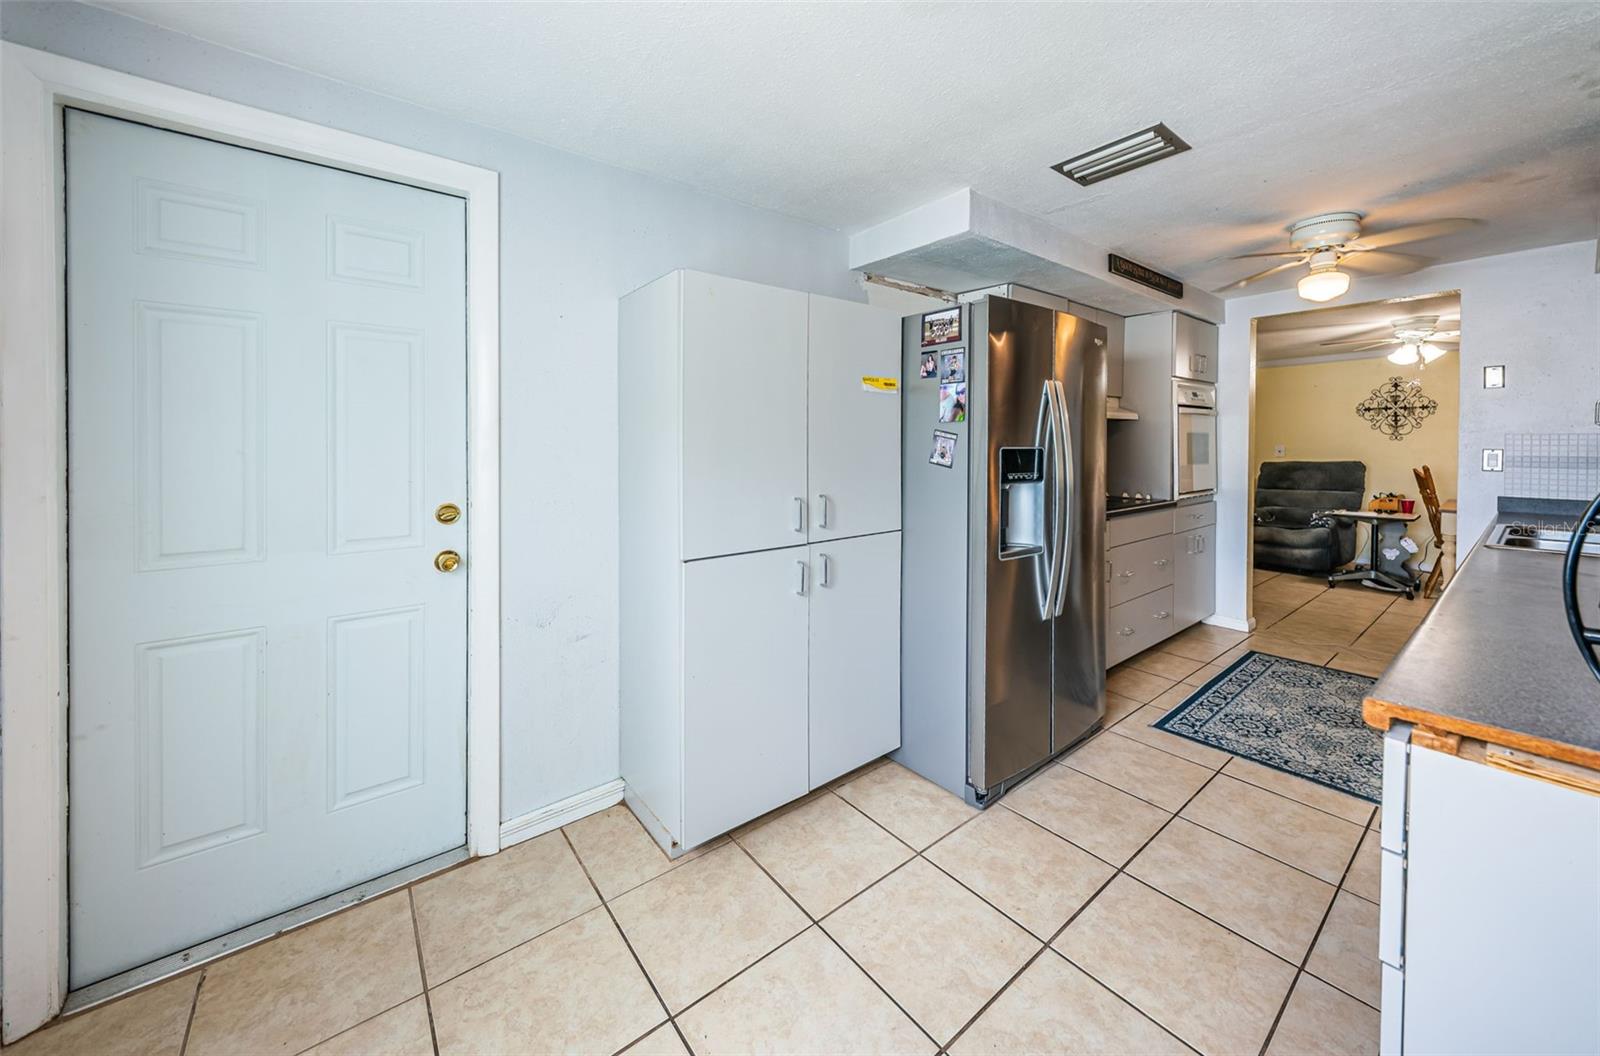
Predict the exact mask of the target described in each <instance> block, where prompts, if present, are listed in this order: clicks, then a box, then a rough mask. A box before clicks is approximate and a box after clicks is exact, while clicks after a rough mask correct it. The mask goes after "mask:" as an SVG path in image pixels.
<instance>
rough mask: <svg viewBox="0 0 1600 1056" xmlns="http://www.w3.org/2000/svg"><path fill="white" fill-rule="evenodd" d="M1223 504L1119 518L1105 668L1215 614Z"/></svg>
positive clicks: (1111, 538)
mask: <svg viewBox="0 0 1600 1056" xmlns="http://www.w3.org/2000/svg"><path fill="white" fill-rule="evenodd" d="M1216 520H1217V504H1216V503H1215V502H1201V503H1190V504H1188V505H1184V506H1178V507H1168V508H1165V509H1160V510H1148V511H1142V512H1139V513H1128V514H1123V515H1121V516H1119V517H1113V518H1111V520H1110V523H1109V524H1108V525H1107V527H1106V541H1107V543H1108V544H1109V546H1108V547H1107V549H1106V572H1105V575H1106V666H1107V667H1114V666H1116V665H1117V664H1120V663H1121V662H1122V661H1124V660H1126V659H1128V657H1130V656H1134V655H1135V654H1137V653H1141V652H1143V651H1144V650H1146V649H1148V648H1150V647H1151V646H1153V645H1158V644H1160V643H1161V642H1163V641H1165V640H1166V639H1168V638H1170V637H1172V636H1173V635H1174V634H1177V633H1178V632H1179V631H1181V630H1183V629H1184V628H1185V627H1189V626H1192V625H1193V624H1196V623H1199V622H1200V621H1201V620H1203V619H1205V618H1206V617H1207V616H1210V615H1211V614H1212V613H1214V612H1216V610H1217V604H1216V602H1217V559H1216V555H1215V554H1214V553H1212V551H1213V550H1214V549H1216V541H1217V528H1216Z"/></svg>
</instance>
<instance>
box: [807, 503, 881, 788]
mask: <svg viewBox="0 0 1600 1056" xmlns="http://www.w3.org/2000/svg"><path fill="white" fill-rule="evenodd" d="M810 551H811V569H812V573H813V581H812V583H811V585H810V591H811V594H810V602H811V626H810V650H809V657H810V659H809V665H808V672H809V678H808V684H809V692H808V698H809V704H810V707H809V714H810V726H809V730H810V748H811V759H810V766H809V770H810V777H811V781H810V786H809V787H811V788H816V787H817V786H819V785H822V784H824V783H825V782H828V781H832V780H833V779H834V778H836V777H838V776H839V775H840V774H844V773H848V772H849V771H851V770H853V769H855V768H856V767H858V766H860V765H861V764H862V763H865V762H867V761H868V760H869V759H876V758H877V757H878V756H880V755H884V754H887V753H888V752H891V751H893V750H894V749H896V748H898V747H900V533H899V532H885V533H884V534H882V535H867V536H861V537H859V538H856V539H839V540H834V541H831V542H827V543H813V544H812V545H811V547H810Z"/></svg>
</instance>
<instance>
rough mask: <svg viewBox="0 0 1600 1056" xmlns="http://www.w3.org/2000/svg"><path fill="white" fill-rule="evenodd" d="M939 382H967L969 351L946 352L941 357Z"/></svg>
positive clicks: (961, 349) (959, 349)
mask: <svg viewBox="0 0 1600 1056" xmlns="http://www.w3.org/2000/svg"><path fill="white" fill-rule="evenodd" d="M939 362H940V364H941V366H940V368H939V380H940V381H942V382H945V383H946V384H948V383H950V382H953V381H966V380H967V350H966V349H964V348H958V349H956V350H955V351H954V352H945V353H943V354H942V355H940V356H939Z"/></svg>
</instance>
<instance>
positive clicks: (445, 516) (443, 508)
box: [433, 502, 461, 524]
mask: <svg viewBox="0 0 1600 1056" xmlns="http://www.w3.org/2000/svg"><path fill="white" fill-rule="evenodd" d="M433 516H434V519H435V520H437V521H438V522H439V523H440V524H455V523H456V522H457V521H459V520H460V519H461V507H460V506H457V505H456V504H455V503H453V502H441V503H440V504H439V508H438V509H437V510H434V511H433Z"/></svg>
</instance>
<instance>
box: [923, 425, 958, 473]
mask: <svg viewBox="0 0 1600 1056" xmlns="http://www.w3.org/2000/svg"><path fill="white" fill-rule="evenodd" d="M928 461H929V462H931V463H933V464H934V465H936V466H943V467H944V468H945V469H949V468H950V467H951V466H953V465H955V462H956V434H955V433H947V432H945V431H944V430H943V429H935V430H934V431H933V451H932V452H931V453H930V454H929V455H928Z"/></svg>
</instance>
